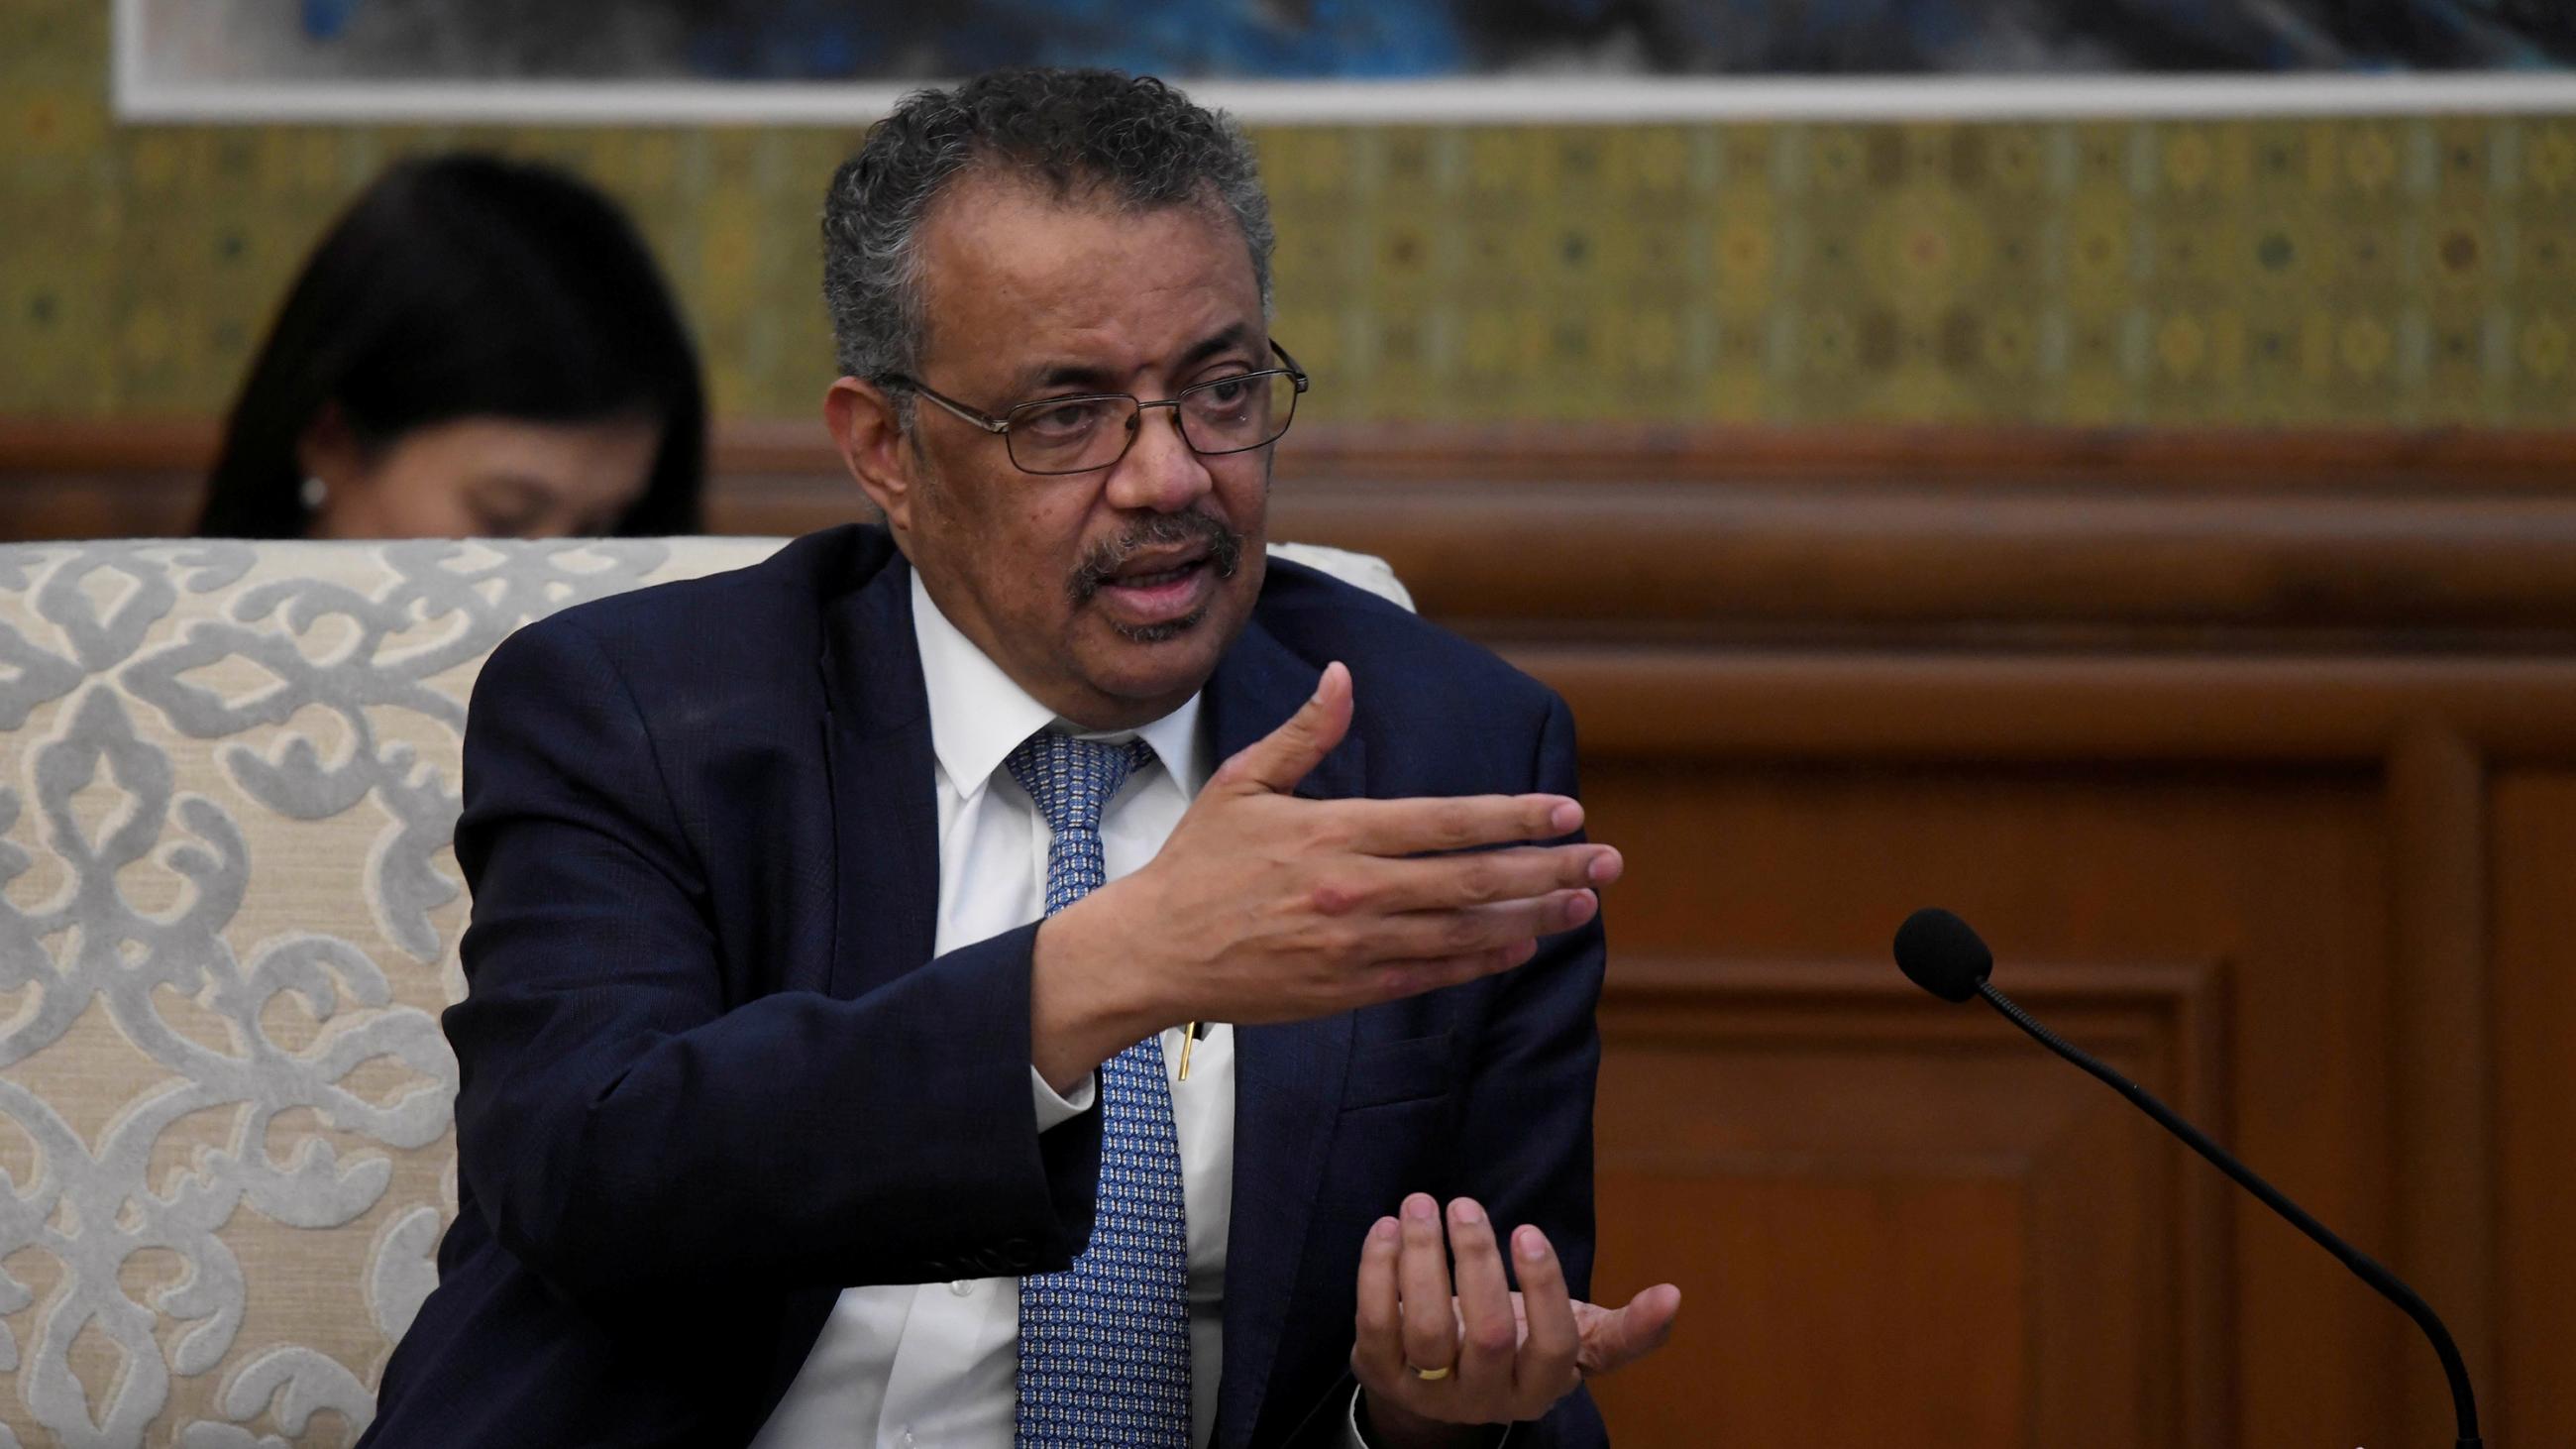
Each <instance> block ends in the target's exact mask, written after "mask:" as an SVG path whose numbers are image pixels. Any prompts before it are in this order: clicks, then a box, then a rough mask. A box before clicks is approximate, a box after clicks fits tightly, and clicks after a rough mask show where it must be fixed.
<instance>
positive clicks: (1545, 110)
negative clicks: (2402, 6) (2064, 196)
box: [110, 0, 2576, 126]
mask: <svg viewBox="0 0 2576 1449" xmlns="http://www.w3.org/2000/svg"><path fill="white" fill-rule="evenodd" d="M141 21H142V0H115V12H114V15H113V16H112V18H111V22H110V23H111V26H112V29H113V40H112V42H111V47H110V49H111V62H110V63H111V67H112V69H113V72H114V74H113V76H112V84H111V90H112V92H113V95H114V104H115V112H116V115H117V117H118V118H119V119H120V120H127V121H138V122H192V123H199V124H219V125H220V124H241V125H251V124H268V123H309V122H343V123H352V122H354V123H383V124H423V123H426V124H455V125H531V126H559V125H783V126H861V125H865V124H867V123H868V122H870V121H873V120H875V119H876V118H877V117H879V116H882V115H884V114H886V112H888V111H889V110H891V109H892V108H893V106H894V103H895V101H896V100H897V98H899V97H901V96H903V95H904V94H906V93H907V92H910V91H914V90H918V89H920V88H921V87H922V86H925V85H937V84H941V82H937V81H918V82H907V83H903V84H897V85H875V84H847V83H838V82H830V83H815V82H788V81H748V82H715V81H679V82H643V83H634V84H628V83H623V82H615V81H607V82H602V81H540V82H517V81H507V82H499V81H496V82H457V81H444V82H415V83H381V82H346V83H343V82H287V83H279V84H275V85H267V86H258V85H249V84H237V83H231V82H218V83H206V84H196V85H188V84H168V83H161V82H154V81H152V80H151V79H150V78H149V77H147V76H146V75H145V73H144V66H143V51H142V47H143V40H142V24H141ZM1183 84H1185V85H1187V86H1188V88H1189V92H1190V96H1191V98H1192V99H1194V100H1196V101H1198V102H1200V103H1201V104H1203V105H1209V106H1215V107H1219V108H1221V109H1223V110H1226V111H1229V112H1232V113H1233V114H1234V115H1235V116H1236V117H1237V118H1238V119H1240V120H1242V121H1244V122H1245V123H1247V124H1251V125H1273V126H1298V125H1344V124H1356V125H1402V124H1407V123H1414V124H1421V123H1438V124H1551V123H1577V124H1580V123H1597V124H1602V125H1635V124H1651V123H1658V122H1662V123H1670V122H1685V121H1825V122H1832V121H1897V120H1957V121H2012V120H2167V119H2199V118H2207V119H2215V118H2246V119H2254V118H2262V117H2270V116H2362V117H2366V116H2421V115H2444V114H2456V115H2497V114H2533V113H2569V112H2576V71H2571V72H2569V73H2566V74H2546V73H2526V72H2514V71H2476V72H2413V73H2392V74H2367V75H2364V74H2343V73H2335V74H2315V73H2304V72H2303V73H2291V74H2272V75H2217V74H2210V75H2190V76H2138V75H2125V74H2117V75H2092V76H2087V75H2051V76H2018V75H1995V76H1964V75H1944V76H1886V77H1871V78H1844V77H1788V76H1757V77H1744V78H1739V79H1712V78H1702V77H1688V78H1675V77H1669V76H1591V77H1563V78H1559V77H1523V76H1513V77H1504V78H1500V79H1484V78H1478V79H1460V80H1431V81H1196V82H1192V81H1184V82H1183Z"/></svg>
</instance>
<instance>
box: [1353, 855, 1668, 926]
mask: <svg viewBox="0 0 2576 1449" xmlns="http://www.w3.org/2000/svg"><path fill="white" fill-rule="evenodd" d="M1625 865H1626V863H1625V862H1624V861H1622V860H1621V859H1620V857H1619V852H1618V851H1617V850H1615V849H1613V848H1612V847H1610V846H1607V845H1524V846H1518V847H1515V848H1513V849H1510V850H1484V851H1478V852H1476V853H1475V854H1473V855H1444V856H1436V857H1433V858H1430V859H1416V860H1383V861H1373V862H1369V863H1368V864H1367V865H1366V866H1365V868H1364V869H1363V870H1361V871H1360V872H1358V873H1357V880H1358V886H1357V889H1356V890H1355V891H1354V892H1353V894H1354V896H1356V897H1357V900H1358V902H1360V903H1365V904H1367V905H1370V906H1374V907H1375V908H1377V909H1379V910H1382V911H1386V912H1389V913H1393V912H1397V911H1431V910H1448V909H1453V908H1456V907H1459V906H1483V905H1496V904H1500V903H1502V902H1505V901H1520V900H1530V899H1533V898H1535V897H1538V896H1543V895H1546V894H1547V893H1549V892H1550V891H1560V890H1582V889H1587V888H1597V887H1600V886H1606V885H1608V884H1610V883H1611V882H1612V881H1615V880H1617V879H1618V878H1619V874H1620V872H1621V870H1623V869H1624V868H1625Z"/></svg>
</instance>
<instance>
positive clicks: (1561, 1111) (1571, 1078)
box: [1452, 692, 1609, 1449]
mask: <svg viewBox="0 0 2576 1449" xmlns="http://www.w3.org/2000/svg"><path fill="white" fill-rule="evenodd" d="M1574 759H1575V750H1574V717H1573V715H1572V713H1571V712H1569V711H1568V710H1567V709H1566V707H1565V702H1564V701H1563V700H1561V699H1559V698H1557V697H1556V696H1555V694H1554V693H1552V692H1551V693H1550V694H1549V695H1548V697H1547V713H1546V718H1545V721H1544V723H1543V724H1542V726H1541V727H1540V731H1539V745H1538V759H1537V768H1536V770H1535V772H1534V773H1535V779H1534V780H1533V781H1532V783H1531V785H1530V787H1529V788H1530V789H1532V790H1534V791H1540V792H1544V793H1549V794H1558V795H1567V796H1577V797H1578V798H1579V796H1578V792H1577V789H1576V782H1575V768H1574ZM1573 838H1579V837H1573ZM1604 950H1605V938H1604V936H1603V935H1602V929H1601V918H1600V916H1599V915H1597V914H1596V915H1595V916H1594V917H1593V918H1592V920H1591V921H1589V922H1588V923H1586V924H1585V925H1583V926H1582V927H1581V928H1579V929H1577V930H1572V931H1567V932H1565V933H1564V934H1562V935H1557V936H1551V937H1549V938H1547V940H1545V941H1544V942H1542V943H1541V946H1540V950H1539V954H1538V955H1537V956H1536V957H1534V958H1533V959H1532V960H1531V961H1530V962H1529V964H1527V965H1525V966H1522V967H1521V968H1520V969H1518V970H1516V971H1512V972H1508V973H1506V974H1505V975H1503V976H1501V977H1499V978H1497V987H1496V991H1495V995H1494V999H1493V1004H1492V1007H1491V1009H1490V1011H1489V1013H1488V1014H1487V1016H1486V1019H1485V1023H1484V1029H1483V1030H1482V1031H1481V1032H1479V1033H1478V1036H1477V1043H1476V1055H1475V1062H1474V1067H1473V1069H1472V1072H1471V1075H1470V1077H1469V1079H1468V1088H1467V1091H1468V1101H1467V1104H1466V1109H1465V1111H1464V1113H1463V1114H1462V1119H1461V1130H1462V1139H1461V1141H1460V1142H1459V1144H1458V1151H1457V1155H1456V1156H1455V1157H1454V1158H1453V1159H1452V1160H1453V1161H1455V1162H1457V1163H1458V1165H1459V1172H1460V1174H1461V1181H1460V1182H1459V1184H1458V1190H1459V1191H1460V1192H1464V1193H1466V1194H1468V1195H1471V1196H1473V1197H1475V1198H1476V1200H1477V1201H1479V1202H1481V1203H1483V1204H1485V1206H1486V1209H1487V1212H1488V1215H1489V1216H1490V1217H1491V1219H1492V1221H1493V1222H1494V1223H1495V1224H1496V1226H1497V1227H1498V1229H1502V1230H1505V1231H1508V1230H1509V1229H1510V1228H1512V1227H1517V1226H1518V1225H1520V1224H1522V1223H1534V1224H1536V1225H1537V1226H1538V1227H1539V1229H1540V1230H1541V1231H1542V1232H1545V1233H1546V1234H1547V1240H1548V1242H1549V1243H1551V1244H1553V1245H1554V1246H1555V1248H1556V1254H1557V1258H1558V1260H1559V1261H1560V1262H1562V1263H1563V1264H1564V1267H1565V1281H1566V1286H1567V1287H1568V1288H1569V1289H1570V1290H1571V1291H1572V1292H1573V1294H1574V1296H1575V1297H1576V1298H1579V1299H1580V1298H1589V1297H1591V1290H1592V1232H1593V1221H1592V1098H1593V1084H1594V1080H1595V1078H1597V1077H1598V1075H1599V1074H1600V1068H1601V1035H1600V1031H1599V1028H1598V1027H1597V1026H1596V1025H1595V1023H1594V1020H1593V1008H1594V1007H1595V1005H1596V1004H1597V1003H1598V1002H1599V1001H1600V998H1601V979H1602V969H1603V960H1604ZM1508 1261H1509V1258H1508V1255H1506V1262H1508ZM1608 1442H1609V1441H1608V1434H1607V1431H1606V1430H1604V1429H1603V1427H1602V1424H1601V1414H1600V1411H1599V1410H1598V1409H1596V1408H1595V1407H1593V1403H1592V1396H1591V1394H1590V1393H1589V1392H1588V1391H1585V1390H1579V1389H1578V1390H1577V1391H1576V1392H1575V1393H1573V1394H1572V1395H1569V1396H1568V1397H1566V1398H1564V1399H1561V1400H1559V1401H1558V1402H1557V1405H1556V1407H1555V1408H1554V1409H1552V1410H1551V1411H1549V1413H1548V1414H1547V1416H1546V1417H1545V1418H1543V1419H1540V1420H1538V1421H1537V1422H1535V1423H1531V1424H1525V1425H1522V1426H1521V1427H1520V1428H1519V1429H1518V1430H1516V1431H1515V1432H1514V1433H1513V1434H1512V1436H1511V1444H1512V1449H1541V1446H1547V1449H1555V1446H1593V1445H1605V1444H1607V1443H1608Z"/></svg>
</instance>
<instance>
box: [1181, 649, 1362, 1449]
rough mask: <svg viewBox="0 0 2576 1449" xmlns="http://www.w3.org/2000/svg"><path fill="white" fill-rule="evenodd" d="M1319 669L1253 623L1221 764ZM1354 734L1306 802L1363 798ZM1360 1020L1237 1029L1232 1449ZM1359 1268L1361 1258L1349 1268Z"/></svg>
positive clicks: (1259, 1399) (1220, 721)
mask: <svg viewBox="0 0 2576 1449" xmlns="http://www.w3.org/2000/svg"><path fill="white" fill-rule="evenodd" d="M1319 673H1321V666H1320V665H1317V664H1312V663H1309V662H1307V661H1305V660H1302V659H1299V658H1298V657H1297V656H1296V655H1294V654H1292V653H1290V652H1289V651H1288V649H1287V648H1286V647H1285V646H1284V645H1282V644H1281V643H1280V642H1279V641H1278V640H1277V639H1276V638H1275V637H1273V636H1272V635H1271V634H1270V633H1269V631H1268V630H1266V629H1264V628H1262V626H1261V622H1260V620H1259V618H1258V616H1256V617H1255V618H1254V620H1253V621H1252V622H1251V623H1250V624H1248V625H1246V626H1245V628H1244V631H1243V635H1242V637H1241V638H1239V639H1237V640H1236V641H1235V644H1234V647H1233V648H1232V649H1230V650H1228V651H1227V652H1226V655H1225V658H1224V659H1223V660H1222V661H1221V662H1220V663H1219V664H1218V666H1217V670H1216V674H1215V676H1214V677H1213V678H1211V679H1210V680H1209V681H1208V686H1207V693H1206V707H1207V709H1208V712H1209V717H1210V731H1211V737H1212V738H1213V740H1214V741H1215V744H1216V755H1217V758H1218V759H1220V760H1224V759H1227V758H1230V757H1232V756H1233V754H1234V753H1235V752H1236V751H1238V750H1240V749H1242V748H1244V747H1245V746H1246V745H1249V744H1251V743H1252V742H1253V741H1255V740H1258V739H1260V738H1261V737H1262V736H1263V735H1266V734H1268V733H1270V731H1272V730H1274V729H1276V728H1278V727H1279V725H1280V724H1281V723H1282V722H1284V721H1285V720H1286V719H1287V718H1288V717H1289V716H1290V715H1292V714H1294V713H1296V712H1297V708H1298V706H1300V705H1302V704H1304V703H1305V702H1306V700H1307V698H1308V697H1309V696H1310V695H1312V694H1313V693H1314V689H1315V680H1316V677H1317V675H1318V674H1319ZM1365 764H1366V761H1365V756H1364V753H1363V751H1362V749H1361V744H1360V739H1359V737H1358V735H1357V734H1356V733H1354V734H1352V735H1351V736H1350V737H1349V738H1347V739H1345V740H1344V741H1343V742H1342V743H1341V745H1340V746H1339V747H1337V748H1336V749H1334V751H1333V752H1332V753H1331V754H1329V755H1327V756H1326V757H1325V758H1324V762H1323V764H1321V765H1320V766H1318V767H1317V768H1316V770H1315V772H1314V773H1313V774H1311V775H1309V776H1308V777H1307V778H1306V780H1305V782H1304V783H1303V784H1301V785H1299V786H1298V788H1297V793H1298V794H1299V795H1301V796H1304V797H1307V798H1309V799H1340V798H1344V797H1348V796H1353V795H1358V794H1361V793H1363V789H1364V786H1365V783H1366V772H1365ZM1352 1021H1353V1018H1352V1017H1351V1015H1350V1014H1349V1013H1347V1012H1345V1013H1343V1014H1342V1015H1339V1016H1331V1017H1326V1018H1324V1019H1322V1020H1320V1021H1304V1022H1291V1023H1287V1024H1283V1025H1277V1026H1242V1027H1237V1028H1235V1032H1234V1053H1235V1109H1234V1218H1233V1223H1232V1226H1231V1228H1230V1229H1229V1231H1228V1233H1227V1237H1226V1267H1225V1373H1224V1378H1223V1381H1222V1383H1221V1384H1220V1385H1219V1387H1218V1392H1217V1404H1218V1408H1217V1420H1218V1424H1219V1426H1220V1430H1219V1439H1220V1442H1221V1443H1222V1444H1223V1445H1224V1446H1225V1449H1240V1446H1242V1445H1244V1444H1247V1443H1249V1442H1250V1441H1251V1439H1252V1435H1253V1431H1254V1429H1255V1428H1256V1427H1258V1425H1259V1423H1260V1421H1261V1418H1262V1416H1263V1414H1264V1413H1265V1412H1268V1413H1271V1414H1274V1415H1276V1414H1282V1413H1295V1412H1302V1411H1303V1409H1304V1407H1305V1406H1303V1405H1297V1404H1285V1405H1268V1404H1266V1400H1267V1397H1268V1395H1267V1390H1268V1388H1269V1379H1270V1371H1271V1367H1272V1365H1273V1364H1274V1363H1275V1362H1276V1360H1277V1358H1278V1354H1279V1342H1280V1334H1281V1331H1282V1329H1283V1327H1284V1326H1285V1323H1286V1320H1287V1319H1288V1318H1289V1316H1290V1310H1291V1308H1292V1306H1293V1304H1294V1301H1295V1292H1296V1287H1297V1278H1298V1269H1299V1265H1300V1264H1301V1263H1302V1261H1303V1260H1304V1257H1305V1242H1306V1226H1307V1222H1308V1220H1309V1219H1310V1218H1311V1217H1312V1215H1313V1212H1314V1206H1315V1193H1316V1191H1317V1189H1318V1188H1319V1187H1320V1185H1321V1184H1322V1182H1323V1178H1324V1164H1325V1161H1326V1160H1327V1158H1328V1157H1329V1155H1330V1153H1331V1149H1332V1142H1333V1128H1334V1125H1335V1123H1336V1122H1337V1120H1338V1119H1339V1107H1340V1104H1341V1098H1342V1077H1343V1072H1344V1069H1345V1068H1346V1067H1347V1066H1348V1065H1349V1062H1350V1051H1351V1030H1352ZM1350 1266H1351V1267H1352V1268H1353V1270H1356V1268H1357V1266H1358V1259H1357V1258H1356V1257H1354V1258H1353V1259H1352V1261H1351V1265H1350Z"/></svg>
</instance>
